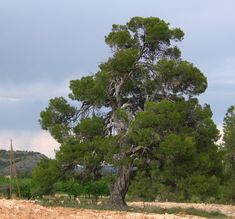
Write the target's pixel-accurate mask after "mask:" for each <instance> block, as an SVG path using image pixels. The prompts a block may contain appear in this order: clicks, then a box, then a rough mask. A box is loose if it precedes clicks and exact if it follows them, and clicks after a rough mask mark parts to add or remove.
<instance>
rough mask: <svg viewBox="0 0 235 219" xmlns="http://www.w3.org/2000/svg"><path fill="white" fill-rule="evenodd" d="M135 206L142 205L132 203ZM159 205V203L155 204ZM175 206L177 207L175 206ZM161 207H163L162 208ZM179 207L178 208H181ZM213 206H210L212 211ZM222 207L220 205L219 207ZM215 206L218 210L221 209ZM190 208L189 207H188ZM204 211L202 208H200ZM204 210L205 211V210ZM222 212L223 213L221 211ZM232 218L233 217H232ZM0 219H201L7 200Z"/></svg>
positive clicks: (0, 206) (0, 202) (0, 209)
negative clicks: (45, 205) (49, 205)
mask: <svg viewBox="0 0 235 219" xmlns="http://www.w3.org/2000/svg"><path fill="white" fill-rule="evenodd" d="M132 204H134V205H139V206H140V205H141V204H142V203H132ZM155 204H159V203H155ZM174 204H175V205H174ZM160 205H161V206H160ZM160 205H157V206H160V207H169V208H170V207H175V206H176V205H177V204H176V203H165V204H164V203H160ZM184 205H185V206H186V204H179V206H180V207H183V206H184ZM193 205H194V206H193V207H195V206H196V207H197V206H200V205H198V204H193ZM179 206H177V207H179ZM212 206H213V205H208V207H209V208H210V209H211V210H212V208H213V207H212ZM219 206H220V205H219ZM219 206H218V205H215V208H216V209H213V210H217V208H219ZM187 207H188V206H187ZM200 209H202V208H200ZM219 209H220V210H221V209H224V210H225V209H227V210H226V212H227V213H229V212H230V215H231V214H233V215H235V208H234V206H226V205H225V206H220V208H219ZM203 210H204V209H203ZM221 212H222V211H221ZM223 213H225V212H223ZM231 216H232V215H231ZM0 218H1V219H45V218H49V219H62V218H63V219H64V218H68V219H72V218H79V219H80V218H81V219H93V218H98V219H101V218H102V219H106V218H107V219H122V218H123V219H127V218H128V219H163V218H166V219H167V218H169V219H179V218H192V219H199V218H201V217H196V216H190V215H172V214H163V215H160V214H147V213H132V212H120V211H100V210H90V209H80V208H63V207H43V206H41V205H38V204H35V203H34V202H33V201H25V200H6V199H0Z"/></svg>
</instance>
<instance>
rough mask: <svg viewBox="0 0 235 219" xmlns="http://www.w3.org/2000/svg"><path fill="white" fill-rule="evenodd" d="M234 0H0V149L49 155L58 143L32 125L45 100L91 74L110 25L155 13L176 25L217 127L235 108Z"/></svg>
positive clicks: (184, 54) (106, 54)
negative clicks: (202, 79)
mask: <svg viewBox="0 0 235 219" xmlns="http://www.w3.org/2000/svg"><path fill="white" fill-rule="evenodd" d="M234 8H235V1H234V0H224V1H221V0H197V1H188V0H178V1H173V0H145V1H141V0H113V1H110V0H99V1H94V0H33V1H32V0H20V1H19V0H0V149H9V144H10V139H13V146H14V149H16V150H30V151H38V152H41V153H44V154H45V155H47V156H48V157H54V150H56V149H58V148H59V144H58V143H57V142H56V141H55V140H54V139H53V138H52V137H51V136H50V135H49V133H47V132H46V131H43V130H42V129H41V127H40V124H39V122H38V119H39V114H40V112H41V111H42V110H43V109H45V107H46V106H47V104H48V101H49V99H51V98H54V97H56V96H65V97H67V95H68V93H69V88H68V85H69V81H70V80H72V79H79V78H81V77H82V76H84V75H88V74H91V73H95V72H96V71H97V66H98V65H99V64H100V63H102V62H104V61H105V60H106V59H107V58H108V57H109V56H110V55H111V53H110V49H109V48H108V46H107V45H106V44H105V43H104V36H105V35H107V34H108V33H109V32H110V31H111V26H112V24H125V23H126V22H127V21H128V20H129V19H130V18H132V17H134V16H143V17H149V16H156V17H159V18H161V19H164V20H165V21H167V22H169V23H170V26H171V27H180V28H181V29H182V30H183V31H184V33H185V37H184V40H183V41H182V42H181V43H179V45H178V46H179V48H180V49H181V51H182V58H183V59H186V60H188V61H190V62H192V63H194V65H195V66H197V67H198V68H199V69H200V70H201V71H202V72H203V73H204V75H205V76H206V77H207V79H208V84H209V85H208V89H207V90H206V92H205V93H204V94H202V95H201V96H200V97H199V99H200V102H201V103H202V104H204V103H208V104H210V105H211V108H212V111H213V119H214V121H215V123H216V124H217V126H218V128H219V129H221V127H222V123H223V118H224V115H225V113H226V110H227V108H228V107H229V106H230V105H233V104H235V89H234V87H235V43H234V39H235V13H234Z"/></svg>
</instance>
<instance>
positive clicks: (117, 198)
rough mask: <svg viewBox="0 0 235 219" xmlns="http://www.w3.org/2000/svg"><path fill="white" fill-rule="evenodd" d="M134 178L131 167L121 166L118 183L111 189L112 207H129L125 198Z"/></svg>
mask: <svg viewBox="0 0 235 219" xmlns="http://www.w3.org/2000/svg"><path fill="white" fill-rule="evenodd" d="M131 176H132V167H131V166H121V167H120V168H119V171H118V177H117V179H116V182H115V183H114V184H113V185H112V186H111V188H110V201H111V205H112V207H118V208H124V207H126V206H127V204H126V202H125V196H126V193H127V191H128V188H129V184H130V180H131Z"/></svg>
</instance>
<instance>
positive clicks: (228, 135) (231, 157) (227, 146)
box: [223, 106, 235, 201]
mask: <svg viewBox="0 0 235 219" xmlns="http://www.w3.org/2000/svg"><path fill="white" fill-rule="evenodd" d="M223 131H224V136H223V140H224V145H223V146H224V151H225V173H226V174H227V176H228V181H229V182H228V193H229V198H230V199H231V200H232V201H234V200H235V106H230V107H229V108H228V110H227V113H226V115H225V118H224V124H223Z"/></svg>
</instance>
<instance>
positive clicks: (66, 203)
mask: <svg viewBox="0 0 235 219" xmlns="http://www.w3.org/2000/svg"><path fill="white" fill-rule="evenodd" d="M80 200H81V202H80V203H79V204H78V203H77V202H76V200H71V199H64V200H62V199H42V200H40V201H38V204H41V205H43V206H52V207H58V206H60V207H72V208H86V209H93V210H114V211H128V212H138V213H155V214H177V215H194V216H200V217H205V218H217V219H223V218H228V217H227V216H226V215H224V214H222V213H221V212H218V211H212V212H208V211H204V210H199V209H195V208H160V207H156V206H145V207H144V208H141V207H126V208H120V209H119V208H112V207H111V206H110V205H109V204H108V202H107V200H105V201H104V200H103V202H101V203H100V204H96V203H94V202H93V201H92V200H91V199H80Z"/></svg>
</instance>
